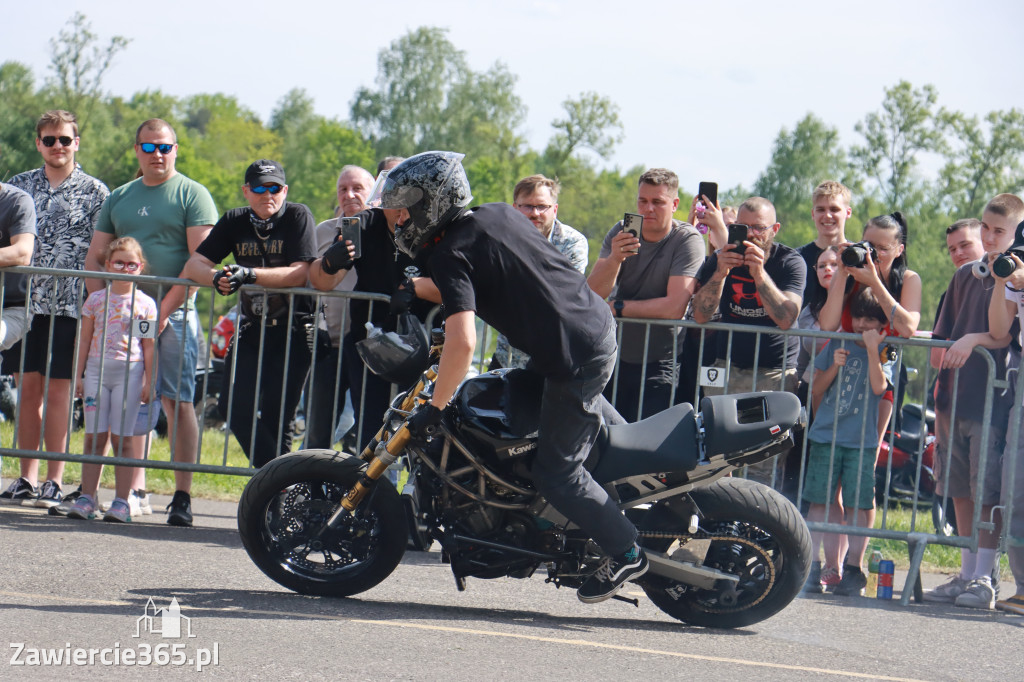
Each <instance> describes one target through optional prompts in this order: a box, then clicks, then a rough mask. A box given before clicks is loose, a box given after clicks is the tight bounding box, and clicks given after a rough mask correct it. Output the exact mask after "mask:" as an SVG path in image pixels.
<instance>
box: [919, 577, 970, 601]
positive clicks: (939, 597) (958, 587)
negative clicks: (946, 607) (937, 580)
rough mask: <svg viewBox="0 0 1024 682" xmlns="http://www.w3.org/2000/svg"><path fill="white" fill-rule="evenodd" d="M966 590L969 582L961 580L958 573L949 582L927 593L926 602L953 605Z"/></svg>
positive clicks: (925, 594)
mask: <svg viewBox="0 0 1024 682" xmlns="http://www.w3.org/2000/svg"><path fill="white" fill-rule="evenodd" d="M966 589H967V581H966V580H964V579H963V578H961V577H960V574H959V573H958V574H956V575H954V576H953V577H952V578H950V580H949V581H948V582H945V583H943V584H941V585H939V586H938V587H936V588H934V589H931V590H928V591H927V592H925V593H924V600H925V601H933V602H941V603H944V604H952V603H953V602H955V601H956V598H957V597H959V596H960V595H961V594H963V593H964V590H966Z"/></svg>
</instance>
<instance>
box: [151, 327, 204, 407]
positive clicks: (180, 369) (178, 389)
mask: <svg viewBox="0 0 1024 682" xmlns="http://www.w3.org/2000/svg"><path fill="white" fill-rule="evenodd" d="M199 333H200V332H199V315H197V314H196V311H195V308H189V310H188V317H187V318H186V317H185V309H184V308H178V309H177V310H175V311H174V312H173V313H171V314H170V316H169V317H168V318H167V326H166V327H165V328H164V331H163V333H162V334H160V338H159V339H157V375H158V376H157V395H158V396H160V397H162V398H169V399H170V400H178V401H182V402H188V403H190V402H192V399H193V397H194V396H195V394H196V363H197V361H198V359H199ZM183 335H184V339H182V336H183Z"/></svg>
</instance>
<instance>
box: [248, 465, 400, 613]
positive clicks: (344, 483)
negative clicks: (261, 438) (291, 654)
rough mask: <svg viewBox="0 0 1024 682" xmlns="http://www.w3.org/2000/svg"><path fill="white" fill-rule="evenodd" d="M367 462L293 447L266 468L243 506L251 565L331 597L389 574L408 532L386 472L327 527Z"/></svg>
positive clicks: (294, 585) (291, 584)
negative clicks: (352, 507)
mask: <svg viewBox="0 0 1024 682" xmlns="http://www.w3.org/2000/svg"><path fill="white" fill-rule="evenodd" d="M364 468H365V464H364V463H363V462H362V461H361V460H359V459H358V458H356V457H352V456H350V455H346V454H343V453H337V452H332V451H329V450H306V451H299V452H295V453H292V454H290V455H285V456H284V457H280V458H278V459H275V460H274V461H273V462H271V463H269V464H267V465H266V466H265V467H263V468H262V469H261V470H260V471H259V472H258V473H257V474H256V475H255V476H253V477H252V479H251V480H250V481H249V483H248V485H246V487H245V491H244V492H243V493H242V498H241V500H240V501H239V504H238V531H239V534H240V535H241V537H242V544H243V546H244V547H245V551H246V552H248V553H249V557H250V558H251V559H252V560H253V563H255V564H256V566H258V567H259V569H260V570H261V571H263V572H264V573H265V574H266V575H267V576H268V577H269V578H270V579H271V580H273V581H275V582H277V583H278V584H280V585H283V586H284V587H287V588H288V589H290V590H294V591H295V592H299V593H302V594H312V595H320V596H330V597H347V596H350V595H353V594H358V593H359V592H365V591H366V590H368V589H370V588H371V587H374V586H375V585H377V584H378V583H380V582H381V581H383V580H384V579H385V578H387V577H388V576H389V575H391V572H392V571H394V570H395V567H396V566H398V563H399V562H400V561H401V559H402V555H403V553H404V552H405V545H406V539H407V533H406V523H405V515H404V512H403V510H402V504H401V502H400V500H399V498H398V493H397V492H396V491H395V488H394V486H393V485H391V482H390V481H388V480H387V479H386V478H382V479H380V480H378V481H377V483H376V485H375V486H374V488H373V490H371V492H370V493H369V495H367V497H366V499H364V500H363V502H362V503H361V504H360V505H359V507H357V508H356V510H355V511H354V512H353V513H352V514H346V515H343V516H342V517H341V518H339V520H338V521H337V522H336V524H335V526H334V527H333V528H330V529H325V525H326V522H327V520H328V519H329V518H330V517H331V515H332V514H333V513H334V512H335V511H336V510H337V509H338V506H339V505H340V504H341V500H342V498H343V497H344V496H345V494H346V493H347V492H348V491H349V489H350V488H351V487H352V486H353V485H355V483H356V481H357V480H359V477H360V475H361V474H362V472H363V470H364Z"/></svg>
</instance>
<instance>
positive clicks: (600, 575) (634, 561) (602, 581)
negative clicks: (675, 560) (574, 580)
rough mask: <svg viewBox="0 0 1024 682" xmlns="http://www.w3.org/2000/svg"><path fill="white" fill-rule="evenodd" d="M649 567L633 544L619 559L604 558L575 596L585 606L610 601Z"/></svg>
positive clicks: (640, 551) (645, 556) (642, 553)
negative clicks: (628, 582)
mask: <svg viewBox="0 0 1024 682" xmlns="http://www.w3.org/2000/svg"><path fill="white" fill-rule="evenodd" d="M650 567H651V564H650V562H649V561H648V560H647V555H646V554H644V551H643V550H642V549H640V547H639V545H635V544H634V545H633V547H632V549H630V550H629V551H628V552H626V553H625V554H624V555H622V556H620V557H617V558H612V557H606V558H605V559H604V561H602V562H601V565H600V566H599V567H598V569H597V571H595V572H594V574H593V575H592V576H590V577H589V578H587V580H586V582H584V583H583V584H582V585H581V586H580V589H579V590H577V591H576V596H577V597H579V600H580V601H581V602H584V603H586V604H596V603H597V602H602V601H604V600H606V599H611V598H612V597H614V596H615V593H616V592H618V591H619V590H620V589H622V586H623V585H625V584H626V582H627V581H629V580H635V579H636V578H639V577H640V576H642V575H643V574H644V573H646V572H647V569H648V568H650Z"/></svg>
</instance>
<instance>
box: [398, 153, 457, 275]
mask: <svg viewBox="0 0 1024 682" xmlns="http://www.w3.org/2000/svg"><path fill="white" fill-rule="evenodd" d="M464 156H465V155H464V154H459V153H457V152H423V153H422V154H417V155H416V156H410V157H409V158H408V159H406V160H405V161H403V162H402V163H400V164H398V165H397V166H395V167H394V168H392V169H391V172H390V173H388V176H387V179H386V180H385V181H384V186H383V187H382V188H381V197H380V206H381V208H390V209H398V208H404V209H407V210H408V211H409V220H407V221H406V222H405V223H404V224H402V225H396V226H395V246H397V247H398V249H399V250H400V251H402V252H403V253H405V254H407V255H409V256H411V257H415V255H416V252H417V251H419V249H420V247H421V246H423V245H424V244H426V243H427V240H429V239H430V238H431V237H433V236H434V235H435V234H436V233H437V232H438V231H439V230H441V229H442V228H444V227H445V226H446V225H447V224H448V223H449V222H451V221H452V220H453V219H454V218H455V217H457V216H458V215H459V214H460V213H461V212H462V209H464V208H465V207H466V206H468V205H469V202H470V201H471V200H472V199H473V195H472V194H471V193H470V190H469V179H468V178H467V177H466V170H465V169H464V168H463V167H462V158H463V157H464Z"/></svg>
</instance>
